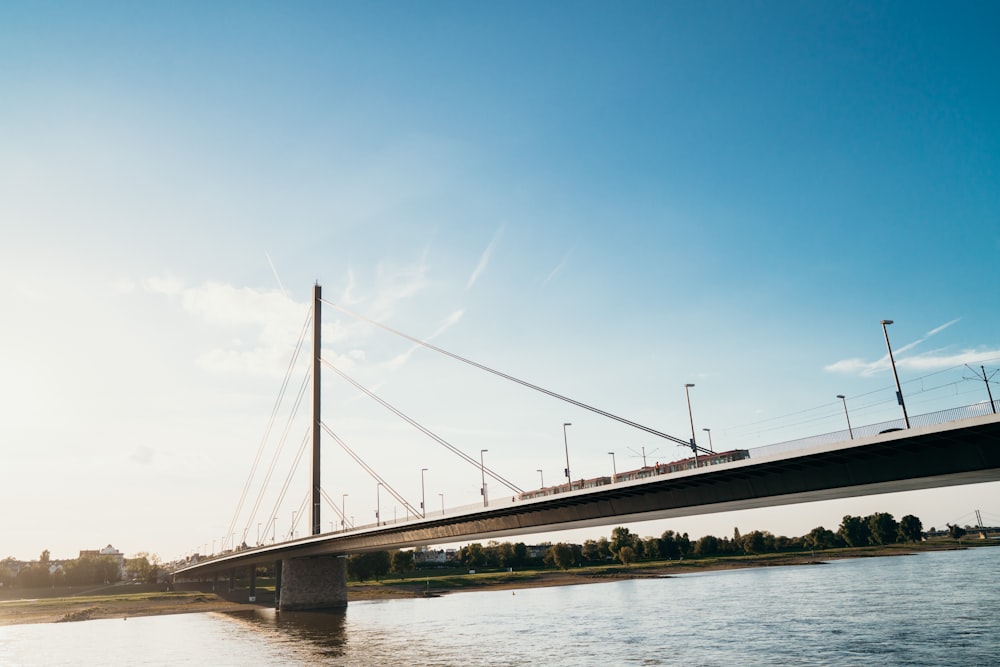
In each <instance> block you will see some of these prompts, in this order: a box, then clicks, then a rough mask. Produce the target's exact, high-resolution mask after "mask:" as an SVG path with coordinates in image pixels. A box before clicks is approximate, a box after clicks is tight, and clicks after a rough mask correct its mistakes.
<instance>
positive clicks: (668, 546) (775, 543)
mask: <svg viewBox="0 0 1000 667" xmlns="http://www.w3.org/2000/svg"><path fill="white" fill-rule="evenodd" d="M964 532H965V531H964V530H962V529H961V528H958V527H957V526H949V533H950V534H951V536H952V537H955V538H958V537H961V536H962V535H963V534H964ZM922 537H923V525H922V523H921V521H920V519H918V518H917V517H915V516H913V515H911V514H908V515H906V516H904V517H903V518H902V519H900V520H899V521H896V520H895V518H893V516H892V515H891V514H888V513H885V512H878V513H875V514H870V515H868V516H865V517H861V516H851V515H847V516H845V517H844V518H843V520H842V521H841V522H840V526H838V528H837V530H836V531H833V530H829V529H827V528H825V527H823V526H817V527H816V528H813V529H812V530H811V531H809V533H807V534H806V535H802V536H800V537H785V536H782V535H774V534H772V533H770V532H768V531H766V530H754V531H751V532H749V533H745V534H741V533H740V531H739V529H734V530H733V535H732V537H718V536H715V535H705V536H703V537H700V538H698V539H697V540H691V539H690V538H689V537H688V534H687V533H676V532H674V531H672V530H667V531H664V532H663V533H662V534H661V535H660V536H659V537H640V536H639V535H637V534H635V533H632V532H631V531H630V530H629V529H628V528H625V527H617V528H615V529H613V530H612V531H611V536H610V538H607V537H601V538H598V539H596V540H586V541H585V542H584V543H583V544H582V545H581V544H567V543H564V542H560V543H558V544H545V545H542V546H545V547H547V548H546V549H545V550H544V551H542V552H541V553H540V555H539V550H538V549H537V548H531V547H528V546H527V545H526V544H525V543H523V542H516V543H510V542H495V541H491V542H488V543H487V544H485V545H484V544H482V543H479V542H474V543H472V544H467V545H465V546H463V547H462V548H461V549H459V550H458V552H457V554H456V562H457V564H458V565H461V566H462V567H463V568H468V569H506V568H523V567H539V566H549V567H558V568H561V569H569V568H571V567H578V566H581V565H596V564H602V563H608V562H613V561H617V562H619V563H622V564H625V565H629V564H631V563H634V562H637V561H654V560H680V559H684V558H707V557H719V556H740V555H758V554H767V553H778V552H784V551H788V552H791V551H804V550H812V551H815V550H823V549H837V548H844V547H861V546H869V545H882V544H893V543H897V542H918V541H920V540H921V539H922ZM533 553H534V554H536V555H534V556H533V555H532V554H533ZM347 567H348V574H349V575H350V576H351V577H352V578H354V579H357V580H359V581H365V580H366V579H372V578H374V579H380V578H382V577H384V576H385V575H386V574H389V573H394V574H398V575H400V576H404V575H405V574H406V573H408V572H411V571H413V570H414V569H416V565H415V563H414V560H413V552H412V551H396V552H388V551H381V552H371V553H367V554H358V555H355V556H351V557H350V558H349V559H348V562H347ZM423 567H439V566H438V565H425V566H423Z"/></svg>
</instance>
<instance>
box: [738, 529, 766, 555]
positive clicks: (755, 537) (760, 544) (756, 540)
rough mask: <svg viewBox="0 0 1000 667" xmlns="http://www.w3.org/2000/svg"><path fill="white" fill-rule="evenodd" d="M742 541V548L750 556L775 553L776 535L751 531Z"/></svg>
mask: <svg viewBox="0 0 1000 667" xmlns="http://www.w3.org/2000/svg"><path fill="white" fill-rule="evenodd" d="M740 541H741V544H740V547H742V549H743V551H745V552H746V553H748V554H762V553H766V552H768V551H774V535H772V534H771V533H768V532H766V531H765V532H762V531H759V530H753V531H750V532H749V533H747V534H746V535H744V536H743V537H741V538H740Z"/></svg>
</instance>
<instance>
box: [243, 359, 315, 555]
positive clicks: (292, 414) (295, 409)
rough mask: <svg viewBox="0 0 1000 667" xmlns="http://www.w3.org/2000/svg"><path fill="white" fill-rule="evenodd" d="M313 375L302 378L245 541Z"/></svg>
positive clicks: (265, 477)
mask: <svg viewBox="0 0 1000 667" xmlns="http://www.w3.org/2000/svg"><path fill="white" fill-rule="evenodd" d="M310 376H311V373H310V372H308V371H307V372H306V374H305V376H304V377H303V378H302V384H301V385H300V386H299V393H298V394H297V395H296V397H295V403H294V404H293V405H292V410H291V412H290V413H289V415H288V420H287V421H286V422H285V430H284V431H282V433H281V439H280V440H278V447H277V448H276V449H275V450H274V455H273V456H272V457H271V463H270V465H269V466H268V468H267V474H266V475H265V476H264V480H263V481H262V482H261V484H260V491H258V492H257V499H256V501H254V505H253V509H252V510H251V511H250V515H249V517H248V518H247V524H246V526H245V527H244V528H243V541H244V542H245V541H246V537H247V534H248V533H249V532H250V526H251V525H253V520H254V518H255V517H256V516H257V511H258V510H259V509H260V504H261V502H262V501H263V500H264V492H265V491H266V490H267V485H268V483H270V481H271V475H273V474H274V469H275V467H276V466H277V463H278V458H279V457H280V456H281V453H282V452H283V451H284V449H285V443H286V442H287V441H288V434H289V432H290V431H291V429H292V423H293V421H294V420H295V416H296V415H297V414H298V412H299V408H301V407H302V399H303V398H304V397H305V395H306V390H307V389H308V388H309V379H310Z"/></svg>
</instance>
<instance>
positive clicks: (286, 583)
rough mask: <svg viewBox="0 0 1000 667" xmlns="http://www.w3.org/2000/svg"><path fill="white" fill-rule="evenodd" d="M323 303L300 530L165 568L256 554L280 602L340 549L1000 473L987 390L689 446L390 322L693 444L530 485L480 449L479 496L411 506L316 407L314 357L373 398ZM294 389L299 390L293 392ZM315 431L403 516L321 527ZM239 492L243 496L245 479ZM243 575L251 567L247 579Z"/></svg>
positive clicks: (312, 586) (321, 587)
mask: <svg viewBox="0 0 1000 667" xmlns="http://www.w3.org/2000/svg"><path fill="white" fill-rule="evenodd" d="M323 303H328V302H325V301H323V300H322V297H321V292H320V288H319V286H318V285H317V286H316V288H315V291H314V307H313V316H312V319H313V326H314V336H313V350H314V355H313V374H312V380H313V385H312V387H313V422H312V423H313V428H312V442H313V479H312V482H313V483H312V489H311V499H312V512H311V517H310V518H311V521H310V525H311V528H312V530H311V534H310V535H309V536H307V537H303V538H299V539H289V540H285V541H281V542H278V543H275V544H270V545H266V546H258V547H255V548H241V549H234V550H230V551H229V552H228V553H225V554H223V555H222V556H219V557H217V558H211V559H208V560H201V559H199V560H198V561H197V562H193V563H191V564H189V565H187V566H185V567H182V568H180V569H178V570H177V571H176V572H175V576H176V577H179V578H191V577H204V576H207V575H212V574H216V573H218V572H222V571H232V570H233V569H234V568H237V567H240V568H243V567H249V568H250V571H251V573H252V572H253V571H254V570H255V567H256V566H257V565H260V564H275V565H276V573H277V578H278V591H277V596H276V597H277V604H278V607H279V608H280V609H308V608H323V607H331V606H340V605H343V604H346V599H347V598H346V566H345V560H344V558H343V557H344V556H346V555H348V554H352V553H359V552H364V551H372V550H383V549H398V548H407V547H415V546H422V545H429V544H444V543H449V542H456V541H463V540H478V539H486V538H494V537H503V536H511V535H520V534H531V533H539V532H546V531H553V530H562V529H569V528H581V527H590V526H601V525H609V524H613V523H624V522H633V521H644V520H651V519H662V518H672V517H679V516H691V515H697V514H707V513H712V512H724V511H732V510H740V509H750V508H759V507H768V506H776V505H787V504H794V503H803V502H812V501H818V500H830V499H835V498H846V497H852V496H859V495H871V494H878V493H890V492H896V491H907V490H915V489H926V488H934V487H941V486H952V485H959V484H971V483H979V482H989V481H996V480H1000V417H998V416H997V414H996V409H997V405H996V402H991V403H990V404H985V403H981V404H977V405H975V406H968V407H967V408H964V409H961V410H955V411H952V412H950V413H948V414H946V415H944V416H943V417H942V416H938V417H937V418H935V417H934V416H914V417H911V418H908V419H907V421H908V423H910V428H905V429H903V428H898V427H896V426H894V425H889V426H887V427H886V428H880V429H879V430H880V431H881V432H877V433H874V434H872V435H866V431H865V428H864V427H859V428H857V429H853V430H851V431H850V432H849V436H850V437H846V438H840V439H839V440H837V439H834V440H833V441H825V442H809V441H803V442H799V443H796V444H786V445H781V446H775V447H762V448H756V449H753V450H750V451H749V452H746V451H744V450H735V451H734V452H725V453H717V452H713V451H711V450H710V449H706V448H703V447H700V446H698V445H697V444H696V443H695V442H694V438H692V439H691V440H690V441H686V440H683V439H680V438H676V437H674V436H670V435H667V434H663V433H660V432H658V431H655V430H654V429H649V428H648V427H645V426H642V425H639V424H636V423H634V422H630V421H629V420H625V419H622V418H620V417H617V416H615V415H611V414H610V413H607V412H604V411H602V410H599V409H597V408H593V407H591V406H588V405H585V404H583V403H580V402H578V401H574V400H573V399H569V398H567V397H564V396H560V395H558V394H555V393H554V392H550V391H548V390H545V389H542V388H540V387H537V386H535V385H531V384H529V383H526V382H523V381H521V380H518V379H517V378H513V377H511V376H508V375H505V374H502V373H499V372H498V371H495V370H493V369H489V368H487V367H485V366H482V365H480V364H476V363H475V362H471V361H469V360H466V359H463V358H461V357H457V356H456V355H453V354H451V353H448V352H446V351H444V350H441V349H440V348H435V347H434V346H430V345H429V344H427V343H425V342H423V341H418V340H416V339H413V338H410V337H409V336H405V334H400V335H402V336H404V337H406V338H408V339H409V340H411V341H412V342H414V343H418V344H420V345H425V346H428V347H430V348H431V349H434V350H436V351H439V352H442V353H444V354H446V355H448V356H451V357H453V358H455V359H458V360H460V361H463V362H465V363H470V364H472V365H474V366H476V367H478V368H480V369H482V370H486V371H488V372H490V373H494V374H496V375H500V376H501V377H504V378H505V379H509V380H512V381H514V382H517V383H520V384H522V385H524V386H526V387H529V388H531V389H535V390H538V391H541V392H543V393H546V394H548V395H550V396H553V397H556V398H559V399H561V400H565V401H568V402H570V403H572V404H574V405H576V406H577V407H581V408H584V409H587V410H591V411H594V412H596V413H598V414H601V415H602V416H605V417H608V418H610V419H615V420H618V421H620V422H623V423H626V424H628V425H630V426H633V427H636V428H640V429H642V430H645V431H646V432H649V433H653V434H655V435H658V436H660V437H663V438H665V439H667V440H670V441H673V442H674V443H676V444H681V445H683V446H685V447H689V448H691V450H692V454H693V456H692V457H691V458H689V459H687V460H686V461H684V462H679V463H681V464H682V465H679V466H675V467H674V468H672V469H668V466H661V465H660V464H659V463H657V465H656V466H645V465H644V466H643V468H641V469H639V470H638V471H630V472H629V473H622V474H621V475H618V474H617V473H616V474H614V475H612V476H610V477H602V478H594V479H589V480H586V479H582V480H579V481H578V480H574V479H572V478H570V476H569V472H570V471H569V465H568V463H569V461H568V454H567V469H566V471H565V472H566V476H567V478H568V481H567V482H566V483H563V484H560V485H557V486H553V487H546V488H545V489H543V490H539V491H531V492H524V491H523V490H521V489H519V488H518V487H516V485H513V484H512V483H510V482H508V481H507V480H506V479H504V478H503V477H502V476H500V475H499V474H498V473H496V472H495V471H492V470H489V469H488V468H486V466H485V465H484V464H483V462H482V459H481V458H480V459H473V460H472V461H471V462H472V463H474V464H476V465H477V467H479V468H480V472H481V475H482V483H483V486H482V489H481V492H482V494H483V505H482V506H475V507H465V508H459V509H454V508H452V509H446V508H444V507H443V506H442V509H441V512H440V513H437V512H430V511H428V510H427V508H426V507H425V506H424V503H423V501H421V503H420V504H419V506H415V505H414V504H411V503H409V502H407V501H406V500H405V498H403V497H402V495H401V494H398V493H396V492H395V491H394V490H393V489H392V488H391V486H389V485H388V484H387V483H386V482H385V480H382V479H381V477H379V474H378V472H377V471H376V470H375V468H374V467H372V466H370V465H369V464H367V463H366V462H365V461H364V459H363V458H362V457H361V456H359V455H358V454H357V453H356V452H354V451H353V450H351V449H350V448H349V447H348V445H347V443H345V442H343V440H341V439H340V438H339V436H338V435H337V434H336V433H334V432H333V431H332V430H330V429H329V428H328V427H327V426H326V425H325V424H324V423H323V422H322V420H321V419H320V414H319V405H320V396H319V381H318V378H319V375H320V367H321V366H326V367H328V368H330V369H332V370H334V371H335V372H336V373H337V374H338V375H340V376H341V377H342V378H344V379H345V380H347V381H348V382H351V383H352V384H354V386H355V387H356V388H358V389H359V390H361V391H363V392H364V393H366V394H368V395H369V397H371V398H372V399H374V400H376V401H380V402H381V399H379V398H378V397H377V396H375V394H374V393H372V392H369V391H368V390H367V389H365V388H364V387H362V386H361V385H360V384H359V383H356V382H354V380H352V379H351V378H349V377H348V376H347V375H346V374H345V373H343V372H341V371H340V370H338V369H336V368H335V367H334V366H333V365H332V364H329V363H327V362H325V361H324V360H323V359H321V358H320V349H321V345H320V339H319V329H320V327H319V321H320V312H321V305H322V304H323ZM329 305H333V304H329ZM335 307H336V306H335ZM373 324H376V325H377V326H382V325H379V324H377V323H374V322H373ZM383 328H385V327H383ZM393 333H399V332H393ZM302 394H303V391H302V390H300V398H301V396H302ZM991 398H992V396H991ZM383 405H384V406H385V407H386V408H388V409H390V410H391V411H393V412H394V413H395V414H396V415H397V416H399V417H400V418H402V419H404V420H405V421H408V422H409V423H410V424H411V425H413V426H414V427H415V428H418V429H420V430H423V431H424V432H425V434H426V435H428V436H429V437H432V438H435V439H438V440H439V443H440V444H443V445H444V446H446V447H448V448H450V449H452V450H453V453H454V454H455V455H456V456H460V457H463V458H465V459H466V460H467V461H468V460H469V459H470V458H471V457H469V456H468V455H467V454H465V453H463V452H461V450H458V449H457V448H454V447H453V446H452V445H450V443H447V442H446V441H444V440H443V439H440V438H438V436H436V435H434V434H433V433H430V432H429V431H428V430H427V429H424V427H423V426H421V425H420V424H418V423H416V422H415V421H413V420H411V419H410V418H409V417H407V416H406V415H404V414H402V413H401V412H399V411H398V410H396V409H395V408H393V407H392V406H389V405H388V404H385V403H384V402H383ZM883 426H885V425H883ZM324 434H325V435H326V436H328V437H329V438H330V439H332V440H333V441H334V442H336V443H337V445H338V446H340V447H341V448H343V449H344V450H345V451H347V452H348V454H349V455H350V456H351V458H353V459H354V460H355V461H356V462H357V463H358V465H359V466H360V467H362V468H363V469H364V470H365V471H366V472H367V473H368V474H369V475H371V476H372V478H373V479H375V480H377V481H378V484H379V487H380V488H381V487H382V486H383V485H384V487H385V488H386V489H387V493H390V494H391V495H392V496H393V497H395V498H396V499H397V500H398V501H399V502H401V503H403V505H404V507H406V508H407V514H408V516H407V518H405V519H396V518H394V519H393V520H392V521H385V520H383V519H382V518H381V517H377V522H376V523H373V524H371V525H368V526H359V527H351V526H350V525H349V523H348V522H347V521H346V516H344V514H343V513H342V514H340V517H339V518H340V521H341V525H342V527H343V529H341V530H333V529H332V528H333V526H331V531H329V532H326V533H323V532H322V530H321V525H322V522H321V521H320V508H321V505H322V500H323V499H324V498H325V499H326V500H327V503H328V504H329V505H330V506H331V507H333V508H336V503H334V502H332V500H331V499H330V498H329V496H328V495H327V494H326V493H325V492H324V491H323V489H322V485H321V480H320V479H319V469H320V465H319V463H320V461H319V458H320V440H321V438H322V436H323V435H324ZM844 435H845V436H847V435H848V434H847V433H845V434H844ZM258 458H259V453H258ZM255 466H256V463H255ZM487 475H488V476H489V477H490V478H491V479H493V480H496V481H498V482H500V483H501V484H502V485H504V486H506V487H507V489H508V490H509V491H510V493H509V494H504V495H503V496H502V497H499V498H493V499H490V498H488V496H487V495H486V487H487V485H486V477H487ZM243 495H244V497H245V496H246V488H245V489H244V494H243ZM243 500H244V499H241V504H242V503H243ZM234 521H235V519H234ZM245 534H246V533H245V531H244V535H245ZM253 586H254V584H253V575H252V574H251V590H252V589H253Z"/></svg>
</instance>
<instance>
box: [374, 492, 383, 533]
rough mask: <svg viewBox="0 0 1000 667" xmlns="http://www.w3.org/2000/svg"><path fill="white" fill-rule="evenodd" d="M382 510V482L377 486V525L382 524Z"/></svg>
mask: <svg viewBox="0 0 1000 667" xmlns="http://www.w3.org/2000/svg"><path fill="white" fill-rule="evenodd" d="M381 510H382V482H379V483H378V484H377V485H376V486H375V525H376V526H378V525H380V519H379V512H380V511H381Z"/></svg>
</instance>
